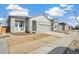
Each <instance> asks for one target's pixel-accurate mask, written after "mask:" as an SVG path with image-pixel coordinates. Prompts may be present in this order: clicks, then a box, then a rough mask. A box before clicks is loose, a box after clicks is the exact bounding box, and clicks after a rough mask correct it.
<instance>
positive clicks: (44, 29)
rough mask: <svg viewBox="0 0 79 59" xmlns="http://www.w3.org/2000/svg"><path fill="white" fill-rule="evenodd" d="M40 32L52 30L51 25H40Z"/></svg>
mask: <svg viewBox="0 0 79 59" xmlns="http://www.w3.org/2000/svg"><path fill="white" fill-rule="evenodd" d="M38 30H39V32H48V31H50V25H39V29H38Z"/></svg>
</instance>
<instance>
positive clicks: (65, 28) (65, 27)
mask: <svg viewBox="0 0 79 59" xmlns="http://www.w3.org/2000/svg"><path fill="white" fill-rule="evenodd" d="M59 29H60V31H68V30H70V27H69V25H68V24H66V23H65V22H60V23H59Z"/></svg>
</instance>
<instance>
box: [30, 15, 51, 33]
mask: <svg viewBox="0 0 79 59" xmlns="http://www.w3.org/2000/svg"><path fill="white" fill-rule="evenodd" d="M49 31H51V21H50V19H48V18H47V17H46V16H45V15H43V14H42V15H38V16H34V17H31V18H30V19H29V32H30V33H33V32H36V33H38V32H49Z"/></svg>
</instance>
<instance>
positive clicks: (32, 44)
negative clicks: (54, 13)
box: [8, 33, 58, 53]
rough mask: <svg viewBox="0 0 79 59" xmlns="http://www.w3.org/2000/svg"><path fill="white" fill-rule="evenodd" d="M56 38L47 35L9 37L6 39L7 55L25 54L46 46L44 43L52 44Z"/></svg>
mask: <svg viewBox="0 0 79 59" xmlns="http://www.w3.org/2000/svg"><path fill="white" fill-rule="evenodd" d="M57 39H58V37H55V36H52V35H49V34H44V33H40V34H31V35H27V36H26V35H24V36H11V37H10V38H9V39H8V48H9V53H27V52H29V51H31V50H33V49H36V48H39V47H41V46H43V45H44V44H45V45H46V43H45V42H50V43H52V42H54V41H56V40H57Z"/></svg>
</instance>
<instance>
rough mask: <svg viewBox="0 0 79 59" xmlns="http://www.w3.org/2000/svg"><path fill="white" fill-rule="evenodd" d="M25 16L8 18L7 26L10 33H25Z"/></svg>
mask: <svg viewBox="0 0 79 59" xmlns="http://www.w3.org/2000/svg"><path fill="white" fill-rule="evenodd" d="M27 19H28V17H27V16H9V18H8V26H9V29H10V32H11V33H17V32H26V29H27V26H26V25H27Z"/></svg>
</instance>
